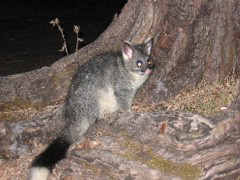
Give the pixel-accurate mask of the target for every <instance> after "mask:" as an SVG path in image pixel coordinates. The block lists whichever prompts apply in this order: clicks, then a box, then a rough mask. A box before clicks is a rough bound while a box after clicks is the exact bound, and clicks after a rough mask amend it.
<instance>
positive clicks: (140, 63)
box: [137, 60, 143, 68]
mask: <svg viewBox="0 0 240 180" xmlns="http://www.w3.org/2000/svg"><path fill="white" fill-rule="evenodd" d="M142 65H143V62H142V61H141V60H137V67H139V68H140V67H142Z"/></svg>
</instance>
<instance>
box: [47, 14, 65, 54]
mask: <svg viewBox="0 0 240 180" xmlns="http://www.w3.org/2000/svg"><path fill="white" fill-rule="evenodd" d="M49 23H50V24H52V26H53V27H55V26H57V28H58V30H59V31H60V33H61V35H62V39H63V46H62V49H60V50H59V51H65V52H66V54H67V55H69V53H68V49H67V42H66V39H65V36H64V33H63V29H62V27H61V26H60V20H59V19H58V18H56V19H54V20H51V21H50V22H49Z"/></svg>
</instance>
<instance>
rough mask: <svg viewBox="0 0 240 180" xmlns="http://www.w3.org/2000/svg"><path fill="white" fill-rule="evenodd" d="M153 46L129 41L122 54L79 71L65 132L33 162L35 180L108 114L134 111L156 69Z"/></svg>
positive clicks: (99, 59) (43, 178) (107, 56)
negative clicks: (141, 90)
mask: <svg viewBox="0 0 240 180" xmlns="http://www.w3.org/2000/svg"><path fill="white" fill-rule="evenodd" d="M151 46H152V40H148V41H147V42H146V43H145V44H142V45H137V46H133V45H132V44H131V43H129V42H127V41H125V42H124V43H123V45H122V51H119V52H116V53H107V54H103V55H101V56H97V57H95V58H93V59H92V60H90V61H89V62H87V63H86V64H84V65H83V66H81V67H80V68H79V70H78V72H77V74H76V76H75V78H74V79H73V82H72V85H71V87H70V91H69V95H68V99H67V104H66V125H65V128H64V129H63V131H62V133H61V134H60V135H59V137H58V138H57V139H56V140H54V141H53V142H52V143H51V144H50V145H49V146H48V147H47V148H46V149H45V151H43V152H42V153H41V154H40V155H38V156H37V157H36V158H35V160H34V161H33V163H32V169H31V172H30V179H31V180H35V179H38V180H46V179H47V176H48V174H49V173H50V172H51V171H52V169H53V167H54V165H55V164H56V163H57V162H58V161H59V160H61V159H62V158H64V157H65V155H66V152H67V149H68V148H69V146H70V145H71V144H72V143H74V142H75V141H77V140H79V139H80V138H81V137H82V136H83V134H84V133H85V132H86V131H87V130H88V128H89V127H90V126H91V125H92V124H93V123H94V122H95V121H96V120H97V119H99V118H102V117H104V114H105V113H113V112H117V111H130V108H131V105H132V100H133V97H134V95H135V93H136V92H137V90H138V88H139V87H140V86H141V85H142V84H143V83H144V82H145V81H146V80H147V78H148V76H149V75H150V73H151V69H152V68H153V62H152V60H151V59H150V57H149V56H150V50H151Z"/></svg>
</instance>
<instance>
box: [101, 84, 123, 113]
mask: <svg viewBox="0 0 240 180" xmlns="http://www.w3.org/2000/svg"><path fill="white" fill-rule="evenodd" d="M97 94H98V104H99V109H100V117H103V116H104V114H105V113H113V112H116V111H117V110H118V109H119V104H118V102H117V98H116V96H115V94H114V90H113V88H112V87H111V86H107V87H106V88H104V89H101V90H99V91H98V93H97Z"/></svg>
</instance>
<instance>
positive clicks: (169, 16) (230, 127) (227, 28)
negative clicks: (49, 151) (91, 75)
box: [0, 0, 240, 179]
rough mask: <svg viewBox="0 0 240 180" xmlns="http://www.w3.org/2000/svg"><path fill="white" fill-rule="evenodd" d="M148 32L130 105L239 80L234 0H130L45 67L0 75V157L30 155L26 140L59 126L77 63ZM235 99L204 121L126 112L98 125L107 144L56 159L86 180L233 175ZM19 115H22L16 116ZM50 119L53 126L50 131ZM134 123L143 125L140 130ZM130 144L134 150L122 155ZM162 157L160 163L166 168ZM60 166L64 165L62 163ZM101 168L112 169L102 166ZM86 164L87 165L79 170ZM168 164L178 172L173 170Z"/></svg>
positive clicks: (239, 24) (238, 14)
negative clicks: (142, 70) (86, 41)
mask: <svg viewBox="0 0 240 180" xmlns="http://www.w3.org/2000/svg"><path fill="white" fill-rule="evenodd" d="M149 36H152V37H154V47H153V52H152V56H153V59H154V60H155V62H156V69H155V71H154V73H153V75H152V76H151V77H150V79H149V80H148V82H147V83H146V84H145V86H144V87H143V88H142V89H141V90H140V91H139V92H138V94H137V95H136V98H135V104H148V103H159V102H160V101H162V100H165V99H166V98H169V97H170V96H173V95H175V94H177V93H178V92H179V91H181V90H183V89H186V88H189V87H191V86H196V85H197V84H199V83H200V82H207V83H211V82H219V81H222V80H224V79H225V78H227V77H229V76H233V77H235V78H237V77H238V76H239V72H240V65H239V54H240V53H239V52H240V2H239V1H238V0H228V1H224V0H218V1H214V0H194V1H187V0H182V1H167V0H157V1H156V0H141V1H138V0H129V2H128V3H127V4H126V5H125V7H124V8H123V9H122V12H121V14H120V15H119V16H117V15H115V17H114V19H113V22H112V23H111V25H110V26H109V27H108V28H107V30H106V31H105V32H104V33H102V34H101V35H100V37H99V38H98V39H97V40H96V41H95V42H93V43H92V44H90V45H88V46H86V47H84V48H82V49H80V50H79V51H77V52H76V53H74V54H71V55H69V56H66V57H64V58H62V59H60V60H58V61H57V62H56V63H54V64H53V65H52V66H51V67H43V68H41V69H39V70H35V71H31V72H26V73H23V74H16V75H11V76H6V77H0V120H2V122H1V123H0V127H2V128H1V134H0V138H1V139H0V142H1V145H3V146H1V148H0V152H1V156H4V157H17V156H19V155H20V154H21V153H22V152H23V151H26V152H29V151H30V150H32V148H33V146H32V145H31V144H30V143H29V138H30V137H31V136H33V137H36V138H39V133H43V134H44V133H46V134H45V138H43V139H49V136H51V137H52V136H53V137H54V133H50V134H48V133H47V132H50V130H51V131H54V130H56V131H58V130H59V129H61V124H62V123H61V121H62V120H64V118H63V110H64V101H65V98H66V95H67V92H68V89H69V86H70V84H71V79H72V77H73V75H74V74H75V72H76V70H77V67H78V66H79V65H81V64H83V63H85V62H86V61H88V60H89V59H91V58H92V57H94V56H96V55H98V54H101V53H104V52H109V51H110V52H111V51H116V50H118V49H120V47H121V43H122V42H123V41H124V40H129V41H131V42H133V43H135V44H136V43H141V42H143V41H144V40H145V39H146V38H147V37H149ZM149 92H151V93H149ZM239 99H240V96H238V97H237V99H236V100H235V102H234V103H233V104H232V106H231V108H229V110H228V111H227V112H225V113H221V114H217V115H216V116H214V117H209V118H204V117H202V116H199V115H194V114H189V113H180V112H171V113H167V112H160V113H145V114H141V113H140V114H138V113H133V114H130V115H128V116H127V117H129V118H126V122H125V120H124V118H125V117H126V116H125V115H123V116H121V117H120V118H118V119H117V120H116V121H114V123H113V126H112V127H109V125H106V127H109V131H108V130H105V127H103V129H101V128H100V131H103V130H104V132H105V131H106V132H108V133H106V134H104V135H103V142H104V143H105V144H107V147H105V146H104V147H103V146H100V149H99V148H98V149H96V150H91V151H87V150H82V151H81V155H79V153H78V152H79V150H73V151H71V153H70V154H71V155H70V159H67V160H64V161H63V162H62V164H64V163H65V164H66V165H67V166H69V165H71V167H73V168H77V169H80V170H81V173H82V174H76V172H75V170H74V169H72V170H71V171H72V173H70V172H69V171H67V172H68V173H70V174H71V176H73V177H75V174H76V176H77V175H81V176H82V175H83V177H85V176H89V177H92V178H93V179H94V177H95V174H97V172H104V173H106V176H105V177H111V175H113V176H114V175H116V176H115V177H119V178H122V177H125V178H127V177H128V178H130V179H131V178H133V177H135V176H136V177H145V175H146V177H152V178H153V179H154V177H155V176H156V177H158V178H163V179H171V178H173V177H178V178H183V179H184V178H185V179H191V178H192V179H196V178H199V179H216V178H219V179H221V178H228V179H229V178H230V179H231V178H233V177H237V175H239V174H240V155H239V152H240V151H239V137H240V135H239V119H240V117H239V109H240V105H239ZM156 114H157V115H156ZM139 115H141V116H143V117H142V118H140V120H141V121H140V122H138V121H137V120H139V119H138V118H137V117H138V116H139ZM145 117H146V119H147V120H146V119H144V118H145ZM156 117H158V118H159V119H156ZM19 120H25V121H23V122H13V121H19ZM26 120H32V121H31V122H30V121H26ZM10 121H11V122H10ZM122 122H124V123H127V125H123V124H122ZM133 122H134V123H133ZM48 123H49V124H54V125H56V124H59V125H57V126H56V127H55V126H50V127H48V126H46V124H48ZM141 123H142V124H141ZM151 123H152V124H151ZM100 124H101V123H100ZM103 124H104V123H103ZM140 124H141V125H142V126H146V127H147V128H143V129H141V126H140ZM135 125H136V126H135ZM159 126H160V127H159ZM42 127H43V128H42ZM116 127H117V128H116ZM126 128H127V132H126V134H127V135H126V136H124V129H126ZM128 128H130V129H128ZM131 128H132V129H131ZM159 128H160V129H159ZM19 129H20V130H19ZM116 129H119V131H118V130H116ZM121 129H122V130H123V132H122V133H121V132H120V130H121ZM165 129H166V130H165ZM95 130H96V129H95ZM132 130H134V131H133V132H134V133H135V134H134V133H133V132H132ZM151 130H153V132H151ZM93 131H94V128H93ZM23 132H27V133H25V135H24V133H23ZM94 132H95V131H94ZM114 133H117V135H118V136H119V137H118V136H117V135H114ZM161 133H162V134H161ZM129 134H130V135H129ZM141 134H142V135H141ZM23 135H24V136H23ZM108 136H110V137H112V139H114V140H115V141H116V142H113V143H115V144H114V146H113V147H111V146H110V145H111V144H108V143H107V142H108V141H107V140H108V138H110V137H108ZM135 136H136V138H135ZM144 136H146V137H144ZM23 137H24V138H23ZM144 138H145V139H144ZM110 139H111V138H110ZM39 141H40V138H39ZM121 141H125V143H126V144H124V143H123V144H121V143H120V142H121ZM128 142H129V143H128ZM144 144H146V147H145V145H144ZM13 147H14V148H13ZM21 147H23V148H22V149H21ZM117 147H123V148H126V149H127V150H126V151H121V148H119V154H118V153H112V154H111V155H109V154H106V153H107V152H108V151H111V152H112V151H115V150H116V149H118V148H117ZM101 148H103V149H102V150H101ZM105 148H106V149H105ZM107 148H110V149H107ZM112 148H113V149H112ZM131 149H132V150H133V151H134V150H135V151H137V153H139V155H136V156H134V155H133V157H129V156H132V152H131V151H132V150H131ZM145 151H147V152H145ZM98 153H99V154H98ZM104 153H105V154H104ZM121 153H122V154H121ZM128 153H129V154H128ZM108 155H109V157H108ZM110 157H111V158H110ZM104 158H106V159H104ZM118 158H120V159H118ZM148 160H152V161H153V164H151V162H149V161H148ZM20 162H21V161H20ZM20 162H19V163H20ZM159 163H160V164H161V163H163V164H164V163H166V164H165V165H166V166H167V167H168V168H167V167H162V166H161V165H159ZM76 164H77V166H76ZM132 164H133V166H134V168H133V169H131V168H130V166H131V165H132ZM176 164H177V165H176ZM96 165H97V166H96ZM98 165H99V167H98ZM59 166H60V169H61V164H60V165H59ZM59 166H58V167H59ZM67 166H66V167H67ZM89 166H92V167H91V168H92V169H91V168H89ZM106 166H108V167H109V168H110V169H109V172H111V173H113V174H109V173H107V172H106V171H104V170H103V169H101V168H103V167H104V168H106ZM62 167H63V168H62V169H64V167H65V166H62ZM87 168H89V169H88V171H84V172H83V169H85V170H86V169H87ZM99 168H100V169H99ZM129 168H130V169H129ZM138 168H139V169H138ZM174 168H175V169H177V170H176V171H173V170H171V169H174ZM123 171H124V172H123ZM190 171H191V172H190ZM181 172H183V174H181ZM64 173H65V171H64V170H62V174H64ZM86 173H87V174H86ZM91 173H92V174H93V175H91ZM94 173H95V174H94ZM117 173H118V175H117ZM121 173H122V175H121ZM134 173H135V174H134ZM60 174H61V173H60ZM119 174H120V175H119ZM139 174H140V175H139ZM55 175H56V174H55ZM96 177H98V176H96Z"/></svg>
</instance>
